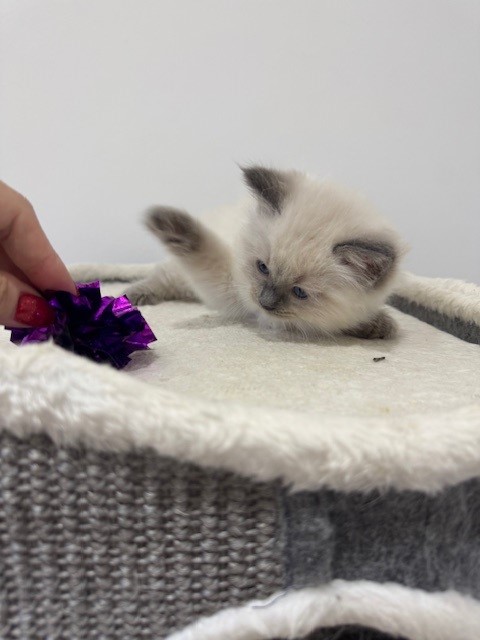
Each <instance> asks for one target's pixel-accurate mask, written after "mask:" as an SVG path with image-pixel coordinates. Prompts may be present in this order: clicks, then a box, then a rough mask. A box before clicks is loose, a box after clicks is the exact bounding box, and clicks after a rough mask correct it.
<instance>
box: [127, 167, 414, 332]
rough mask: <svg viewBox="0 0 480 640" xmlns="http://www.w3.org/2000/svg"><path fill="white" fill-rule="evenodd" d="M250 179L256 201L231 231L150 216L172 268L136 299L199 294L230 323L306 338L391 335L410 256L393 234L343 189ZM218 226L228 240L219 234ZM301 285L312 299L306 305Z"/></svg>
mask: <svg viewBox="0 0 480 640" xmlns="http://www.w3.org/2000/svg"><path fill="white" fill-rule="evenodd" d="M244 171H245V177H246V181H247V184H248V185H249V186H250V188H251V189H252V192H253V195H254V197H253V199H251V200H249V201H248V202H247V203H245V205H244V206H243V207H242V208H241V210H238V209H237V210H233V211H232V216H231V218H230V219H226V220H224V221H223V225H222V224H220V225H219V224H218V220H217V221H215V222H214V225H212V226H211V228H209V227H208V226H205V225H204V224H202V223H201V222H199V221H198V220H195V219H193V218H191V217H190V216H189V215H188V214H186V213H184V212H179V211H177V210H172V209H165V208H156V209H153V210H152V211H151V212H150V215H149V217H148V226H149V227H150V229H151V230H152V231H153V232H154V233H156V234H157V235H158V236H159V237H160V239H161V240H162V241H163V242H164V243H165V244H166V246H167V248H169V249H170V251H171V253H172V254H173V256H174V261H173V262H172V263H167V264H164V265H161V266H159V268H158V269H157V270H156V271H155V273H154V274H152V276H151V277H150V278H149V279H148V280H146V281H142V282H141V283H137V284H136V285H134V286H133V287H131V288H130V289H129V290H128V291H127V295H129V297H130V298H131V299H132V301H133V302H134V303H146V302H147V303H148V302H158V301H160V300H165V299H194V298H195V296H197V297H198V298H199V299H201V300H202V301H203V302H204V303H205V304H206V305H207V306H209V307H211V308H213V309H217V310H219V311H220V312H222V313H223V314H225V315H227V316H229V317H231V318H235V319H242V320H244V319H247V318H254V319H255V320H256V321H258V322H260V323H262V324H267V325H269V326H272V327H279V328H284V329H288V330H297V331H300V332H301V333H303V334H319V333H320V334H338V333H353V334H354V335H359V336H361V337H388V336H390V335H392V329H393V323H392V321H391V320H390V319H389V317H388V315H386V314H385V311H383V310H381V308H382V305H383V304H384V302H385V300H386V298H387V297H388V295H389V294H390V293H391V291H392V289H393V287H394V285H395V280H396V276H397V273H398V263H399V260H400V257H401V256H402V254H403V253H404V247H403V244H402V242H401V241H400V239H399V236H398V234H397V233H396V232H395V231H394V229H393V228H392V227H391V226H390V225H389V224H388V223H387V222H386V221H385V220H384V219H383V218H382V217H381V216H380V215H379V214H378V213H377V212H376V211H375V210H374V209H373V207H372V206H371V204H370V203H368V202H367V201H366V200H365V198H363V197H362V196H360V195H359V194H357V193H354V192H352V191H350V190H348V189H346V188H344V187H341V186H339V185H336V184H333V183H331V182H318V181H316V180H314V179H313V178H311V177H310V176H307V175H305V174H302V173H299V172H293V171H291V172H276V171H272V170H267V169H263V168H258V167H254V168H250V169H246V170H244ZM219 226H220V227H221V226H223V228H224V233H223V234H222V238H221V237H220V236H218V235H217V233H216V232H214V231H213V230H212V229H213V228H215V229H216V230H218V228H219ZM258 261H261V262H263V263H264V264H265V265H267V267H268V270H269V274H268V275H265V274H263V273H261V272H260V271H259V269H258ZM294 286H298V287H301V288H302V289H303V290H304V291H305V292H306V293H307V295H308V297H307V298H306V299H298V298H297V297H296V296H295V295H294V294H293V291H292V289H293V287H294ZM266 289H267V290H269V291H270V292H272V291H274V292H275V303H274V304H275V308H274V309H272V310H270V311H267V310H265V309H264V308H262V306H261V305H260V302H259V301H260V300H261V299H262V291H265V290H266ZM267 293H268V292H267ZM272 295H273V294H272Z"/></svg>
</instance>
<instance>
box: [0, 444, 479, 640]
mask: <svg viewBox="0 0 480 640" xmlns="http://www.w3.org/2000/svg"><path fill="white" fill-rule="evenodd" d="M0 485H1V487H0V489H1V490H0V637H1V638H2V640H10V639H11V638H12V639H13V638H21V639H22V640H30V639H32V640H34V639H35V640H36V639H37V638H48V639H49V640H60V639H61V638H62V639H63V638H66V637H68V638H69V639H71V640H90V639H94V640H95V639H98V640H100V639H102V640H117V639H120V638H122V639H124V638H132V639H134V638H154V637H158V638H161V637H162V636H164V635H165V634H166V633H167V632H172V631H173V630H175V629H177V628H180V627H183V626H184V625H186V624H188V623H189V622H192V621H193V620H195V619H196V618H198V617H199V616H203V615H208V614H210V613H213V612H215V611H218V610H220V609H223V608H225V607H227V606H234V605H238V604H242V603H244V602H247V601H249V600H252V599H256V598H263V597H267V598H268V597H269V596H271V595H272V594H273V593H275V592H277V591H281V590H285V589H289V588H295V587H301V586H306V585H313V584H317V585H318V584H321V583H324V582H329V581H330V580H331V579H333V578H343V579H347V580H358V579H369V580H374V581H378V582H383V581H391V580H392V581H395V582H399V583H402V584H406V585H408V586H412V587H417V588H423V589H426V590H443V589H448V588H454V589H457V590H458V591H461V592H464V593H468V594H471V595H474V596H477V597H478V596H479V595H480V565H479V563H477V562H475V561H472V558H477V557H478V556H479V555H480V481H479V480H472V481H470V482H467V483H464V484H461V485H458V486H454V487H450V488H449V489H447V490H446V491H444V492H442V493H440V494H438V495H436V496H426V495H424V494H422V493H417V492H402V493H396V492H393V491H390V492H388V493H385V494H384V495H380V494H378V493H372V494H368V495H364V494H358V493H351V494H345V493H338V492H334V491H327V490H324V491H319V492H304V493H297V494H289V493H287V492H286V491H285V490H284V489H281V488H280V486H279V485H278V484H277V483H263V484H262V483H254V482H251V481H250V480H247V479H244V478H240V477H237V476H235V475H233V474H230V473H223V472H218V471H213V470H212V471H209V470H202V469H199V468H198V467H195V466H193V465H186V464H180V463H177V462H175V461H172V460H168V459H165V458H162V457H160V456H158V455H156V454H154V453H152V452H148V451H146V452H145V451H144V452H138V453H130V454H124V453H122V454H114V453H99V452H92V451H89V450H83V449H70V448H61V447H56V446H55V445H54V444H53V443H52V442H51V441H50V440H49V439H48V438H47V437H46V436H30V437H29V438H28V439H26V440H19V439H18V438H15V437H14V436H11V435H9V434H7V433H6V432H2V433H1V434H0ZM355 633H357V634H359V635H357V636H355V635H352V634H355ZM329 634H330V635H329ZM362 634H363V635H362ZM353 637H355V638H362V639H364V640H387V638H388V636H385V635H382V634H379V633H378V632H375V631H373V630H372V631H370V630H365V629H363V630H361V629H359V628H356V629H353V628H344V629H340V628H337V629H334V630H322V631H319V632H318V633H317V635H314V636H312V637H311V638H310V639H309V640H327V639H330V638H332V639H333V638H335V640H347V639H349V638H353Z"/></svg>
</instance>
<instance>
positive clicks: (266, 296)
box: [258, 284, 280, 311]
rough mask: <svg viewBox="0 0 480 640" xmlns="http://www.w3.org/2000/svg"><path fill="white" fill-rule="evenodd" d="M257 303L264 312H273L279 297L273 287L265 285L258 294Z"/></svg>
mask: <svg viewBox="0 0 480 640" xmlns="http://www.w3.org/2000/svg"><path fill="white" fill-rule="evenodd" d="M258 302H259V303H260V306H261V307H263V309H265V311H274V310H275V309H276V308H277V307H278V303H279V302H280V295H279V293H278V291H277V290H276V289H275V287H273V286H272V285H270V284H266V285H264V287H263V289H262V291H261V293H260V296H259V298H258Z"/></svg>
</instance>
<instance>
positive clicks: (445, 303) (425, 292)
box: [395, 272, 480, 326]
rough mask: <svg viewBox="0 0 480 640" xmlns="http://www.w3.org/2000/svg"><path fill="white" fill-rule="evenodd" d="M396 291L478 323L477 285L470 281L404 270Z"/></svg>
mask: <svg viewBox="0 0 480 640" xmlns="http://www.w3.org/2000/svg"><path fill="white" fill-rule="evenodd" d="M395 293H398V295H401V296H403V297H405V298H407V299H408V300H411V301H412V302H416V303H417V304H420V305H423V306H424V307H427V308H429V309H434V310H435V311H438V312H440V313H443V314H445V315H446V316H449V317H450V318H461V319H462V320H464V321H465V322H475V323H476V324H478V325H479V326H480V286H478V285H476V284H473V283H471V282H461V281H460V280H454V279H452V278H425V277H420V276H417V275H414V274H413V273H408V272H403V273H402V274H401V276H400V278H399V281H398V284H397V286H396V287H395Z"/></svg>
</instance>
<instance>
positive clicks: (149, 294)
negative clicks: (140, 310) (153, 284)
mask: <svg viewBox="0 0 480 640" xmlns="http://www.w3.org/2000/svg"><path fill="white" fill-rule="evenodd" d="M125 295H126V296H127V298H128V299H129V300H130V302H131V303H132V304H133V305H134V306H137V307H138V306H141V305H143V304H158V303H159V302H163V300H164V299H165V298H164V295H163V293H162V292H160V291H153V290H152V289H151V288H150V287H148V286H147V285H145V284H143V283H142V282H135V284H132V285H131V286H130V287H128V289H127V290H126V291H125Z"/></svg>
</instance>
